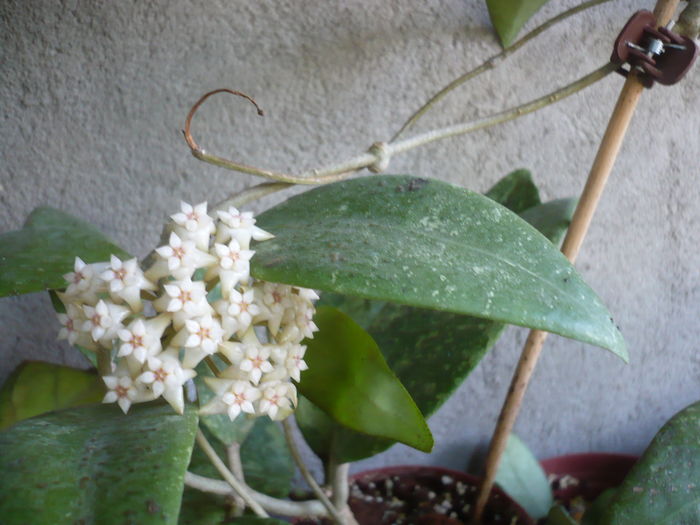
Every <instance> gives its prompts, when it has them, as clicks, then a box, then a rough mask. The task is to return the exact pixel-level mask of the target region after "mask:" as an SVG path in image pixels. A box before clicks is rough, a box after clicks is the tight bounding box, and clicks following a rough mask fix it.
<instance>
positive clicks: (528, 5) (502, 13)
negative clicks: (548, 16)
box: [486, 0, 548, 47]
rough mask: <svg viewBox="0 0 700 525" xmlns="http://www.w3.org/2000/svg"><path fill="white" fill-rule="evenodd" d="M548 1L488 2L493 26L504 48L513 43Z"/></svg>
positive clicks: (494, 0)
mask: <svg viewBox="0 0 700 525" xmlns="http://www.w3.org/2000/svg"><path fill="white" fill-rule="evenodd" d="M547 1H548V0H486V5H487V6H488V8H489V15H490V16H491V23H492V24H493V27H494V29H495V30H496V33H498V37H499V38H500V39H501V44H502V45H503V47H508V46H509V45H511V44H512V43H513V41H514V40H515V38H516V37H517V36H518V33H519V32H520V30H521V29H522V27H523V26H524V25H525V24H526V23H527V21H528V20H530V18H531V17H532V15H534V14H535V13H536V12H537V10H538V9H539V8H540V7H542V6H543V5H544V4H546V3H547Z"/></svg>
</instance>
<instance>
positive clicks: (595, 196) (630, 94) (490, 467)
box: [473, 0, 680, 523]
mask: <svg viewBox="0 0 700 525" xmlns="http://www.w3.org/2000/svg"><path fill="white" fill-rule="evenodd" d="M679 2H680V0H658V2H657V4H656V8H655V9H654V15H655V16H656V19H657V21H658V24H659V25H661V26H665V25H666V24H667V23H668V22H669V21H670V20H671V17H672V16H673V13H674V12H675V11H676V8H677V7H678V4H679ZM643 90H644V87H643V86H642V83H641V82H640V81H639V79H638V78H637V75H636V74H630V75H629V76H628V77H627V80H626V81H625V84H624V86H623V88H622V91H621V92H620V95H619V97H618V99H617V104H616V105H615V109H614V110H613V113H612V115H611V117H610V121H609V123H608V127H607V129H606V131H605V134H604V135H603V139H602V141H601V144H600V147H599V149H598V153H597V154H596V157H595V160H594V161H593V166H592V167H591V171H590V173H589V175H588V179H587V180H586V185H585V187H584V189H583V193H582V194H581V198H580V199H579V203H578V206H577V207H576V211H575V212H574V216H573V218H572V221H571V226H570V227H569V230H568V232H567V234H566V238H565V239H564V243H563V245H562V252H563V253H564V255H565V256H566V257H567V258H568V259H569V260H570V261H571V262H574V261H575V260H576V257H577V255H578V253H579V250H580V248H581V244H582V243H583V240H584V238H585V236H586V233H587V231H588V227H589V226H590V224H591V220H592V218H593V214H594V212H595V210H596V207H597V205H598V202H599V200H600V197H601V195H602V193H603V190H604V188H605V183H606V182H607V180H608V177H609V175H610V172H611V171H612V168H613V165H614V164H615V159H616V158H617V155H618V153H619V151H620V147H621V146H622V142H623V140H624V137H625V134H626V132H627V129H628V127H629V124H630V122H631V120H632V116H633V115H634V111H635V109H636V107H637V103H638V102H639V99H640V97H641V94H642V91H643ZM546 338H547V333H546V332H542V331H540V330H531V331H530V334H529V335H528V338H527V341H526V342H525V345H524V347H523V350H522V353H521V356H520V360H519V361H518V365H517V367H516V370H515V373H514V375H513V379H512V380H511V384H510V388H509V389H508V394H507V395H506V399H505V401H504V403H503V408H502V409H501V413H500V415H499V416H498V422H497V424H496V429H495V431H494V434H493V437H492V438H491V443H490V446H489V451H488V454H487V456H486V467H485V471H484V478H483V480H482V482H481V486H480V487H479V493H478V496H477V500H476V504H475V505H474V515H473V516H474V522H475V523H479V522H480V521H481V518H482V516H483V512H484V508H485V507H486V502H487V501H488V497H489V494H490V493H491V489H492V488H493V483H494V480H495V478H496V473H497V472H498V466H499V464H500V461H501V457H502V456H503V452H504V451H505V448H506V444H507V441H508V436H509V435H510V433H511V432H512V430H513V426H514V424H515V420H516V418H517V416H518V412H519V411H520V406H521V404H522V400H523V397H524V395H525V391H526V390H527V387H528V384H529V382H530V379H531V378H532V374H533V372H534V370H535V367H536V366H537V360H538V358H539V356H540V353H541V351H542V346H543V345H544V341H545V339H546Z"/></svg>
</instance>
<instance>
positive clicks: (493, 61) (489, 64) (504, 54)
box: [390, 0, 610, 142]
mask: <svg viewBox="0 0 700 525" xmlns="http://www.w3.org/2000/svg"><path fill="white" fill-rule="evenodd" d="M606 2H610V0H589V1H588V2H583V3H582V4H579V5H577V6H575V7H572V8H571V9H568V10H566V11H564V12H562V13H559V14H558V15H556V16H554V17H552V18H550V19H549V20H547V21H546V22H544V23H543V24H542V25H540V26H538V27H536V28H535V29H533V30H532V31H530V32H529V33H527V34H526V35H525V36H523V37H522V38H521V39H520V40H518V41H517V42H514V43H513V44H511V45H510V46H508V47H506V48H505V49H503V51H501V52H500V53H498V54H496V55H493V56H492V57H491V58H489V59H488V60H486V61H485V62H484V63H482V64H481V65H479V66H477V67H475V68H474V69H472V70H470V71H467V72H466V73H464V74H463V75H460V76H459V77H457V78H455V79H454V80H453V81H452V82H450V83H449V84H447V85H446V86H445V87H444V88H442V89H441V90H440V91H438V92H437V93H435V95H433V96H432V97H431V98H430V99H429V100H428V101H427V102H426V103H425V104H423V105H422V106H421V107H420V108H419V109H418V110H417V111H416V112H415V113H414V114H413V115H411V116H410V117H409V119H408V120H407V121H406V122H405V123H404V124H403V126H401V128H400V129H399V131H397V132H396V134H395V135H394V136H393V137H392V138H391V141H390V142H396V140H397V139H398V138H399V137H400V136H401V135H403V133H404V132H405V131H407V130H408V129H409V128H411V127H412V126H413V125H414V124H415V123H416V122H418V120H419V119H420V118H421V117H422V116H423V115H425V114H426V113H427V112H428V111H429V110H430V108H432V107H433V106H434V105H435V104H437V103H438V102H440V101H441V100H442V99H443V98H445V97H446V96H447V95H448V94H449V93H450V92H451V91H453V90H455V89H456V88H458V87H459V86H461V85H462V84H464V83H466V82H468V81H469V80H472V79H473V78H476V77H477V76H479V75H481V74H482V73H485V72H486V71H489V70H491V69H494V68H495V67H496V66H497V65H498V64H499V63H500V62H502V61H503V60H505V59H506V58H508V57H509V56H510V55H512V54H514V53H515V52H516V51H517V50H518V49H520V48H521V47H523V46H524V45H525V44H527V43H528V42H529V41H530V40H532V39H534V38H536V37H537V36H539V35H541V34H542V33H544V32H545V31H546V30H547V29H549V28H550V27H552V26H553V25H555V24H557V23H558V22H561V21H562V20H566V19H567V18H569V17H570V16H573V15H575V14H577V13H580V12H581V11H585V10H586V9H589V8H591V7H594V6H597V5H600V4H604V3H606Z"/></svg>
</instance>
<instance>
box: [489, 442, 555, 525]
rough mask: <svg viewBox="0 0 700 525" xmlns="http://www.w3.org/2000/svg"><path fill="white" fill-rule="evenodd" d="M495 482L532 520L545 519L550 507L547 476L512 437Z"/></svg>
mask: <svg viewBox="0 0 700 525" xmlns="http://www.w3.org/2000/svg"><path fill="white" fill-rule="evenodd" d="M495 481H496V483H498V484H499V485H500V486H501V488H502V489H503V490H505V491H506V492H507V493H508V495H509V496H510V497H511V498H513V499H514V500H515V501H516V502H517V503H518V504H519V505H520V506H521V507H522V508H524V509H525V511H526V512H527V513H528V514H529V515H530V516H532V517H533V518H535V519H540V518H543V517H545V516H547V513H548V512H549V509H550V507H551V506H552V503H554V498H553V496H552V489H551V488H550V487H549V482H548V481H547V475H546V474H545V473H544V470H542V467H541V466H540V463H539V461H537V458H535V456H534V455H533V454H532V452H531V451H530V449H529V448H528V447H527V446H526V445H525V443H523V442H522V441H521V440H520V438H518V437H517V436H516V435H515V434H511V435H510V436H508V443H507V444H506V449H505V451H504V453H503V456H502V457H501V463H500V465H499V467H498V471H497V472H496V480H495Z"/></svg>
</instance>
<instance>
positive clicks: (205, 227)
mask: <svg viewBox="0 0 700 525" xmlns="http://www.w3.org/2000/svg"><path fill="white" fill-rule="evenodd" d="M180 210H181V211H180V212H179V213H176V214H174V215H171V216H170V218H171V219H172V220H173V222H174V223H175V227H174V230H175V232H176V233H177V234H178V235H179V236H180V237H181V238H182V239H183V240H189V241H192V242H194V244H195V246H196V247H197V248H199V249H200V250H203V251H207V250H209V237H210V236H211V234H212V233H214V231H215V229H216V228H215V226H214V220H213V219H212V218H211V217H210V216H209V215H208V214H207V203H206V202H202V203H200V204H197V205H196V206H192V205H191V204H187V203H186V202H181V203H180Z"/></svg>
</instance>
